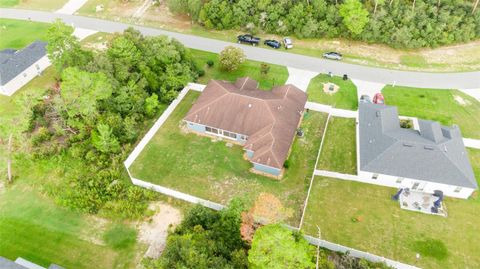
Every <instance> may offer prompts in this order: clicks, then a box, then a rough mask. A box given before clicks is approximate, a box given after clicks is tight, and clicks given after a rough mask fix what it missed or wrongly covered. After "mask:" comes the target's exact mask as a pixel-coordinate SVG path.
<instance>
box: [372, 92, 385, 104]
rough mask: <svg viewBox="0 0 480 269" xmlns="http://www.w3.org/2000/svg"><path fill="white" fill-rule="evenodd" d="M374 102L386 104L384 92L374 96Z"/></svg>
mask: <svg viewBox="0 0 480 269" xmlns="http://www.w3.org/2000/svg"><path fill="white" fill-rule="evenodd" d="M373 103H374V104H382V105H384V104H385V97H383V94H381V93H376V94H375V96H373Z"/></svg>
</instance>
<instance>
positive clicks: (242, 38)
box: [237, 35, 260, 46]
mask: <svg viewBox="0 0 480 269" xmlns="http://www.w3.org/2000/svg"><path fill="white" fill-rule="evenodd" d="M237 41H238V43H248V44H252V46H256V45H258V44H259V43H260V38H258V37H254V36H252V35H239V36H237Z"/></svg>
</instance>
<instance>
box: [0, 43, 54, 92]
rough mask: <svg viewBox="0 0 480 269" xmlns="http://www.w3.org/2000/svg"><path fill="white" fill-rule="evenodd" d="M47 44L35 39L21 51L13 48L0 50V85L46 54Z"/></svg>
mask: <svg viewBox="0 0 480 269" xmlns="http://www.w3.org/2000/svg"><path fill="white" fill-rule="evenodd" d="M46 46H47V43H46V42H42V41H35V42H33V43H31V44H30V45H28V46H27V47H25V48H23V49H22V50H19V51H16V50H13V49H5V50H2V51H0V85H5V84H7V83H8V82H9V81H10V80H12V79H13V78H15V77H16V76H18V75H19V74H21V73H22V72H23V71H24V70H25V69H27V68H28V67H29V66H31V65H32V64H33V63H35V62H36V61H38V60H40V59H41V58H42V57H43V56H45V55H46V53H47V52H46V49H45V47H46Z"/></svg>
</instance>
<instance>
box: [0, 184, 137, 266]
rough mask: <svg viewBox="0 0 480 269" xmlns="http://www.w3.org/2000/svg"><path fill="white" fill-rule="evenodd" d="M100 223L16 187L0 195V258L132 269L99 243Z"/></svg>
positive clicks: (119, 254)
mask: <svg viewBox="0 0 480 269" xmlns="http://www.w3.org/2000/svg"><path fill="white" fill-rule="evenodd" d="M100 221H101V219H100V218H98V219H97V218H93V217H88V216H86V215H82V214H80V213H75V212H72V211H69V210H66V209H62V208H59V207H58V206H56V205H55V204H54V203H53V202H51V201H50V200H49V199H48V198H45V197H42V195H41V194H39V193H38V192H36V191H34V190H33V189H32V188H31V187H30V186H28V185H26V184H23V183H16V184H15V185H14V186H12V187H9V188H8V189H7V190H4V191H2V193H1V194H0V255H1V256H4V257H7V258H9V259H12V260H15V259H16V258H17V257H22V258H25V259H28V260H30V261H32V262H35V263H37V264H39V265H41V266H45V267H48V265H50V263H56V264H59V265H62V266H63V267H65V268H85V269H87V268H91V266H92V264H95V266H96V267H97V268H114V267H116V266H119V267H118V268H129V267H133V264H131V262H132V260H131V257H129V258H125V257H124V256H125V254H126V253H123V252H122V251H116V250H115V249H114V248H113V247H109V246H107V245H106V244H104V243H103V240H102V234H103V232H104V231H103V230H102V229H101V228H100V227H99V226H102V222H100ZM99 222H100V223H99ZM134 243H135V242H134ZM133 247H134V244H133V245H130V250H131V249H132V248H133ZM127 256H128V255H127Z"/></svg>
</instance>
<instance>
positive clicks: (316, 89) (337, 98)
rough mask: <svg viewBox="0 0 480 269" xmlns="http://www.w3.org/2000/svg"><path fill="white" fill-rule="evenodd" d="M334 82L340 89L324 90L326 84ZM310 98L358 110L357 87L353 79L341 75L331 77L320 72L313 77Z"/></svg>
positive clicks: (321, 102)
mask: <svg viewBox="0 0 480 269" xmlns="http://www.w3.org/2000/svg"><path fill="white" fill-rule="evenodd" d="M326 83H333V84H335V85H337V86H338V87H339V88H338V91H337V92H335V93H327V92H325V91H324V84H326ZM307 92H308V100H309V101H312V102H317V103H320V104H326V105H331V106H333V107H336V108H343V109H348V110H357V108H358V101H357V87H356V86H355V85H354V84H353V82H352V81H351V80H343V79H342V78H341V77H337V76H334V77H330V76H329V75H327V74H320V75H318V76H316V77H315V78H313V79H312V80H311V81H310V84H309V85H308V89H307Z"/></svg>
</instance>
